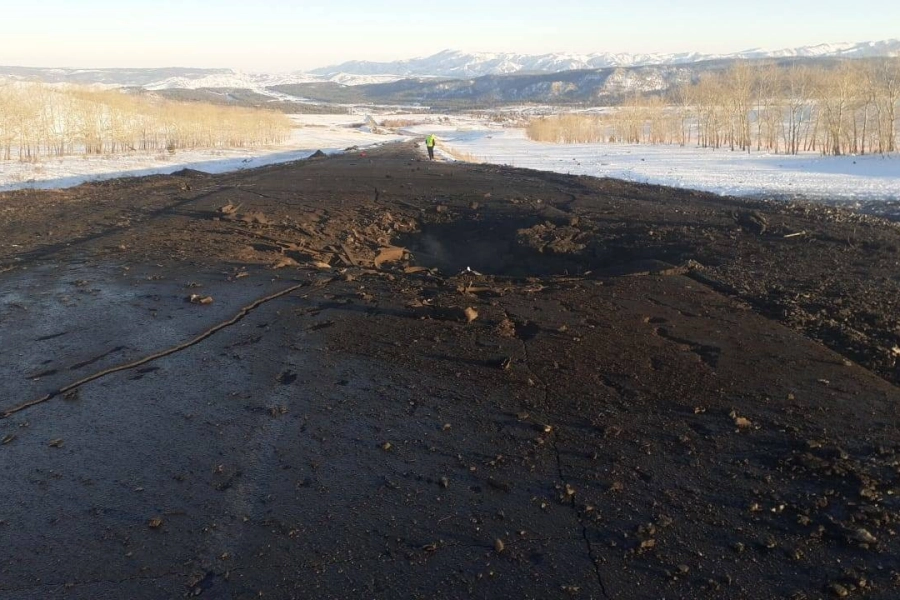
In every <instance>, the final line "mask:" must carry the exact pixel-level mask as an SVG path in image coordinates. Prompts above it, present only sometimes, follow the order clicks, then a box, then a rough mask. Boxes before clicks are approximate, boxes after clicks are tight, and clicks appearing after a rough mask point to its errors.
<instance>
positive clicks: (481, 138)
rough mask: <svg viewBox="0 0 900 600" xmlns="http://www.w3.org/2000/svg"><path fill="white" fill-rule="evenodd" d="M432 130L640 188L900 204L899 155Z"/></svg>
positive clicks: (490, 156) (494, 154) (476, 147)
mask: <svg viewBox="0 0 900 600" xmlns="http://www.w3.org/2000/svg"><path fill="white" fill-rule="evenodd" d="M426 132H434V133H435V134H436V135H438V139H439V141H440V142H442V144H443V145H444V146H446V147H447V148H448V149H450V151H451V153H452V151H453V150H458V151H460V152H463V153H465V154H468V155H471V156H474V157H476V158H478V159H480V160H483V161H484V162H489V163H496V164H505V165H511V166H515V167H524V168H529V169H537V170H542V171H555V172H558V173H565V174H572V175H591V176H594V177H614V178H618V179H625V180H628V181H636V182H639V183H650V184H657V185H667V186H672V187H678V188H689V189H696V190H704V191H709V192H714V193H718V194H725V195H733V196H756V197H761V196H766V197H778V198H806V199H811V200H829V201H832V200H839V201H871V200H900V156H898V155H896V154H895V155H890V156H880V155H867V156H821V155H819V154H801V155H797V156H790V155H784V154H768V153H756V152H753V153H750V154H747V153H746V152H744V153H742V152H732V151H729V150H727V149H721V148H720V149H717V150H712V149H709V148H696V147H685V148H682V147H679V146H649V145H632V144H549V143H543V142H534V141H531V140H529V139H528V138H527V137H526V135H525V132H524V130H522V129H502V130H489V129H475V128H469V129H467V130H460V129H457V128H455V127H452V126H444V127H437V128H427V127H422V126H416V127H410V128H409V133H411V134H419V135H424V134H425V133H426Z"/></svg>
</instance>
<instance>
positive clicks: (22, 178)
mask: <svg viewBox="0 0 900 600" xmlns="http://www.w3.org/2000/svg"><path fill="white" fill-rule="evenodd" d="M293 118H294V119H295V121H296V123H297V125H298V128H297V129H295V130H294V132H293V135H292V137H291V139H290V140H289V142H287V143H285V144H283V145H280V146H273V147H268V148H256V149H252V150H216V151H193V152H178V153H176V154H172V155H169V154H168V153H161V154H152V155H148V154H132V155H128V156H118V157H88V158H83V157H67V158H62V159H48V160H45V161H42V162H39V163H20V162H16V161H0V190H10V189H17V188H57V187H66V186H71V185H76V184H78V183H81V182H83V181H89V180H97V179H107V178H111V177H121V176H127V175H146V174H152V173H171V172H173V171H176V170H179V169H182V168H185V167H188V168H192V169H198V170H202V171H206V172H210V173H221V172H225V171H231V170H238V169H246V168H252V167H258V166H262V165H267V164H272V163H277V162H286V161H291V160H297V159H301V158H306V157H307V156H309V155H310V154H312V153H313V152H315V151H316V150H320V149H321V150H322V151H323V152H325V153H334V152H340V151H342V150H343V149H345V148H348V147H351V146H356V147H359V148H364V147H369V146H373V145H377V144H382V143H387V142H391V141H396V140H402V139H409V138H410V137H413V136H424V135H425V134H427V133H435V134H436V135H437V136H438V158H439V159H444V160H452V159H453V158H454V157H457V158H459V157H464V158H467V159H472V158H474V159H477V160H480V161H483V162H490V163H497V164H506V165H512V166H516V167H526V168H531V169H540V170H547V171H556V172H559V173H570V174H579V175H593V176H598V177H617V178H621V179H627V180H631V181H638V182H644V183H654V184H661V185H670V186H675V187H682V188H691V189H699V190H705V191H711V192H717V193H721V194H730V195H740V196H769V197H779V198H793V197H805V198H810V199H828V200H835V201H867V202H868V201H877V200H900V156H898V155H893V156H888V157H882V156H877V155H876V156H842V157H824V156H820V155H818V154H808V155H801V156H785V155H771V154H765V153H756V152H753V153H750V154H747V153H741V152H732V151H729V150H727V149H719V150H710V149H703V148H693V147H689V148H681V147H678V146H644V145H620V144H577V145H557V144H547V143H540V142H532V141H530V140H528V139H527V138H526V137H525V133H524V131H523V130H521V129H508V128H501V127H499V126H496V125H494V124H491V123H488V122H486V121H480V120H477V119H474V118H468V117H458V116H451V117H439V116H436V115H398V114H392V115H382V116H375V118H376V120H377V121H378V122H381V121H382V120H383V119H386V118H387V119H392V120H408V121H411V122H420V123H428V124H422V125H410V126H409V127H406V128H404V129H402V130H400V132H399V133H398V134H391V133H375V132H373V131H371V130H370V128H369V127H367V126H366V125H365V124H364V120H365V119H364V118H363V117H362V116H360V115H297V116H294V117H293Z"/></svg>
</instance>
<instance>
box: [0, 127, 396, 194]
mask: <svg viewBox="0 0 900 600" xmlns="http://www.w3.org/2000/svg"><path fill="white" fill-rule="evenodd" d="M291 118H292V120H293V121H294V125H295V127H294V129H293V130H292V133H291V136H290V139H288V140H287V141H286V142H285V143H283V144H279V145H272V146H261V147H254V148H233V149H215V150H184V151H181V150H179V151H177V152H175V153H172V154H170V153H168V152H165V151H162V152H154V153H145V152H133V153H129V154H122V155H111V156H65V157H61V158H44V159H42V160H40V161H38V162H20V161H16V160H12V161H0V191H9V190H16V189H56V188H64V187H71V186H75V185H78V184H81V183H84V182H86V181H102V180H104V179H112V178H116V177H137V176H142V175H155V174H166V173H174V172H175V171H178V170H180V169H185V168H188V169H196V170H198V171H204V172H206V173H225V172H228V171H239V170H242V169H251V168H254V167H262V166H265V165H270V164H275V163H281V162H290V161H293V160H300V159H304V158H308V157H309V156H310V155H311V154H313V153H315V152H316V151H317V150H321V151H322V152H324V153H326V154H334V153H335V152H341V151H343V150H345V149H347V148H350V147H353V146H356V147H360V148H363V147H370V146H373V145H377V144H384V143H387V142H392V141H398V140H403V139H406V136H403V135H392V134H376V133H372V132H371V131H369V130H368V128H366V127H365V124H364V119H363V117H361V116H360V115H292V116H291Z"/></svg>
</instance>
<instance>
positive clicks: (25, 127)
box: [0, 82, 291, 161]
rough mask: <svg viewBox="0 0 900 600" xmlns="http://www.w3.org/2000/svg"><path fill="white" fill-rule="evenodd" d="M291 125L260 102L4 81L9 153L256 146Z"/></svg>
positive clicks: (1, 113) (1, 130) (26, 156)
mask: <svg viewBox="0 0 900 600" xmlns="http://www.w3.org/2000/svg"><path fill="white" fill-rule="evenodd" d="M290 130H291V122H290V120H289V119H288V118H287V117H286V116H285V115H283V114H280V113H275V112H270V111H265V110H259V109H250V108H239V107H229V106H215V105H212V104H198V103H183V102H174V101H171V100H166V99H164V98H159V97H154V96H150V95H134V94H129V93H127V92H124V91H121V90H98V89H93V88H84V87H74V86H66V87H57V86H48V85H44V84H39V83H20V82H7V83H0V159H2V160H12V159H19V160H25V161H31V160H38V159H40V158H42V157H59V156H68V155H76V154H84V155H92V154H93V155H96V154H118V153H127V152H135V151H143V152H155V151H163V150H165V151H168V152H175V151H177V150H185V149H200V148H236V147H246V146H256V145H263V144H273V143H279V142H282V141H284V140H285V139H286V138H287V136H288V135H289V134H290Z"/></svg>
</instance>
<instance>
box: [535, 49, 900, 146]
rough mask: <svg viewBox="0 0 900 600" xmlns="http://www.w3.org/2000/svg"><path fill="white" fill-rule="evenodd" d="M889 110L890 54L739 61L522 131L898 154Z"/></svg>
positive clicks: (896, 78) (894, 100)
mask: <svg viewBox="0 0 900 600" xmlns="http://www.w3.org/2000/svg"><path fill="white" fill-rule="evenodd" d="M898 116H900V59H889V58H885V59H878V60H846V61H842V62H840V63H838V64H837V65H829V66H817V67H812V66H805V65H792V66H779V65H777V64H774V63H767V64H751V63H747V62H739V63H736V64H734V65H733V66H732V67H730V68H729V69H727V70H725V71H721V72H713V73H707V74H704V76H702V77H700V79H699V81H696V82H693V83H690V84H686V85H682V86H680V87H678V88H677V89H675V90H674V91H673V92H672V94H671V95H670V97H668V98H660V97H652V96H635V97H633V98H631V99H629V100H628V101H626V102H625V103H623V104H622V105H621V106H619V107H617V108H616V109H615V110H612V111H610V112H608V113H606V114H602V115H598V116H586V115H581V116H578V117H573V115H561V116H559V117H551V118H546V119H538V120H535V121H532V122H531V123H530V124H529V127H528V135H529V137H530V138H531V139H535V140H540V141H552V142H563V143H565V142H568V143H572V142H578V141H595V142H597V141H610V142H626V143H653V144H681V145H689V144H696V145H698V146H703V147H712V148H721V147H727V148H730V149H732V150H744V151H747V152H749V151H751V150H754V149H755V150H757V151H761V150H765V151H767V152H776V153H788V154H797V153H799V152H821V153H823V154H833V155H841V154H866V153H882V154H884V153H891V152H896V151H897V150H898V138H900V134H898V125H900V123H898V121H900V119H898ZM579 130H580V131H579ZM585 138H589V139H585Z"/></svg>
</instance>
